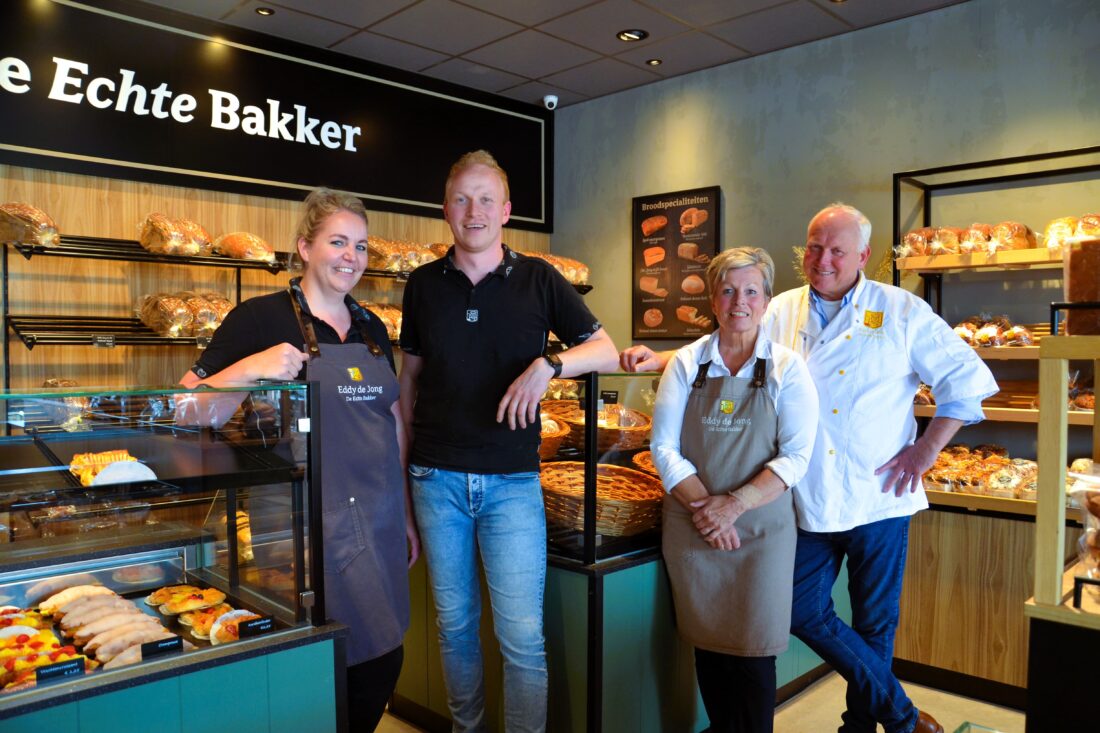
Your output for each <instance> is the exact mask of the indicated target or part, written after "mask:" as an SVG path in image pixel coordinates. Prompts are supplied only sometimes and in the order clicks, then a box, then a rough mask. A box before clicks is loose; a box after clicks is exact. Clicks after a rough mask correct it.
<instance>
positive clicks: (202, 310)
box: [176, 292, 221, 336]
mask: <svg viewBox="0 0 1100 733" xmlns="http://www.w3.org/2000/svg"><path fill="white" fill-rule="evenodd" d="M176 297H178V298H179V299H180V300H182V301H183V304H184V305H186V306H187V309H188V310H189V311H191V328H190V330H189V331H188V333H187V334H181V335H185V336H186V335H191V336H209V335H210V334H212V333H214V331H216V330H217V328H218V326H220V325H221V319H220V318H219V317H218V311H217V310H216V309H215V308H214V306H213V305H212V304H211V303H210V301H209V300H207V299H206V298H205V297H204V296H202V295H199V294H198V293H192V292H183V293H179V294H178V295H177V296H176Z"/></svg>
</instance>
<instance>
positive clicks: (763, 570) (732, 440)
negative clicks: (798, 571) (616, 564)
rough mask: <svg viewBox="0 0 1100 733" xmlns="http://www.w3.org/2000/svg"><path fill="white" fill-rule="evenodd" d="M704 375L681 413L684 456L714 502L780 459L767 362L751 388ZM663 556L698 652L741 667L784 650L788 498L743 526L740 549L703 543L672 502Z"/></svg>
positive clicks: (702, 370) (792, 537)
mask: <svg viewBox="0 0 1100 733" xmlns="http://www.w3.org/2000/svg"><path fill="white" fill-rule="evenodd" d="M709 368H710V362H709V361H708V362H706V363H705V364H700V365H699V372H698V374H697V375H696V377H695V381H694V383H693V384H692V390H691V393H690V394H689V396H688V401H687V407H686V408H685V410H684V425H683V428H682V429H681V431H680V453H681V454H682V455H683V456H684V458H686V459H687V460H689V461H691V463H692V464H693V465H694V466H695V468H696V470H697V471H698V472H699V479H700V480H701V481H702V482H703V485H704V486H705V487H706V488H707V491H709V492H710V493H711V495H718V494H725V493H728V492H730V491H732V490H734V489H737V488H739V487H741V486H742V485H744V484H745V482H747V481H749V480H750V479H752V478H753V477H754V476H756V474H758V473H759V472H760V471H761V470H762V469H763V468H764V465H765V464H766V463H767V462H768V461H770V460H771V459H772V458H774V457H775V455H776V454H777V453H778V452H779V442H778V432H779V422H778V417H777V415H776V412H775V405H774V404H773V403H772V401H771V399H769V398H768V394H767V390H766V389H765V383H766V377H767V369H768V362H767V360H766V359H757V360H756V364H755V366H754V369H753V376H752V378H743V377H713V378H708V377H707V370H708V369H709ZM662 525H663V529H662V531H663V539H662V551H663V554H664V557H665V563H666V565H667V566H668V575H669V579H670V581H671V583H672V597H673V601H674V602H675V607H676V624H677V626H678V628H679V631H680V636H681V637H682V638H683V639H684V641H686V642H688V643H689V644H691V645H692V646H695V647H698V648H700V649H706V650H708V651H713V652H720V653H723V654H733V655H737V656H743V657H765V656H771V655H774V654H779V653H780V652H782V651H784V650H785V649H786V648H787V640H788V638H789V634H790V623H791V578H792V576H793V573H794V551H795V541H796V530H795V514H794V503H793V502H792V499H791V492H790V491H784V492H783V494H782V495H780V496H779V497H778V498H776V499H775V500H774V501H772V502H770V503H768V504H765V505H763V506H759V507H756V508H755V509H750V510H749V511H747V512H745V513H744V514H742V515H741V517H739V518H738V520H737V524H736V525H735V526H736V527H737V532H738V534H739V535H740V538H741V547H740V548H739V549H737V550H729V551H726V550H717V549H714V548H713V547H711V546H710V545H708V544H707V543H706V541H705V540H703V538H702V537H701V536H700V535H699V531H698V530H697V529H696V528H695V525H694V524H692V521H691V513H690V512H689V511H687V510H686V509H684V507H683V506H681V505H680V502H679V501H677V500H676V499H675V498H674V497H672V496H671V495H669V496H667V497H665V505H664V515H663V520H662Z"/></svg>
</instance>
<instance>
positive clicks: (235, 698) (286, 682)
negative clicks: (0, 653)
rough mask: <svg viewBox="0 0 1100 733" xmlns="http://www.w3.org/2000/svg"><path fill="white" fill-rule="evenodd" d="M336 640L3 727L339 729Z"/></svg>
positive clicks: (99, 731) (61, 730)
mask: <svg viewBox="0 0 1100 733" xmlns="http://www.w3.org/2000/svg"><path fill="white" fill-rule="evenodd" d="M333 675H334V663H333V645H332V641H330V640H328V641H322V642H317V643H313V644H305V645H303V646H299V647H295V648H292V649H284V650H282V651H278V652H274V653H271V654H267V655H264V656H259V657H253V658H250V659H244V660H242V661H239V662H234V663H232V664H226V665H221V666H217V667H211V668H207V669H202V670H198V671H196V672H191V673H188V674H183V675H180V676H178V677H169V678H167V679H163V680H157V681H154V682H149V683H146V684H141V685H136V686H134V687H128V688H124V689H120V690H115V691H113V692H108V693H104V694H102V695H97V696H94V697H89V698H86V699H84V700H79V701H77V702H71V703H66V704H62V705H55V706H53V707H49V708H45V709H43V710H39V711H36V712H33V713H28V714H26V715H21V716H18V717H15V718H10V719H8V720H2V721H0V731H4V732H5V733H6V732H7V731H49V733H148V731H156V732H157V733H184V731H198V730H224V731H257V730H263V731H269V733H300V732H301V731H306V730H309V731H332V730H335V729H336V699H335V692H334V690H335V688H334V680H333Z"/></svg>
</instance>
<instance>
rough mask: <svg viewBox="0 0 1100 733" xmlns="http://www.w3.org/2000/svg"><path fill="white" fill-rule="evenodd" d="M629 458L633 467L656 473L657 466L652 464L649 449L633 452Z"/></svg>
mask: <svg viewBox="0 0 1100 733" xmlns="http://www.w3.org/2000/svg"><path fill="white" fill-rule="evenodd" d="M630 460H631V461H632V462H633V463H634V467H635V468H637V469H639V470H642V471H645V472H646V473H652V474H653V475H654V476H656V475H657V467H656V466H654V465H653V454H652V453H651V452H650V451H647V450H644V451H642V452H641V453H635V454H634V455H633V456H632V457H631V458H630Z"/></svg>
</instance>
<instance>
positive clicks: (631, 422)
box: [542, 400, 653, 455]
mask: <svg viewBox="0 0 1100 733" xmlns="http://www.w3.org/2000/svg"><path fill="white" fill-rule="evenodd" d="M542 411H543V412H544V413H546V414H548V415H554V416H556V417H559V418H561V419H562V420H564V421H565V422H566V423H567V424H568V425H569V434H568V435H567V436H565V440H564V441H563V445H565V446H567V447H570V448H576V449H577V450H580V451H583V450H584V411H583V410H581V403H580V402H579V401H578V400H543V402H542ZM605 412H608V413H611V412H614V413H616V414H617V417H618V422H619V424H618V425H613V426H604V425H600V426H597V428H596V450H597V451H598V455H602V454H604V453H607V452H608V451H613V450H634V449H635V448H644V447H645V445H646V443H647V442H648V440H649V429H650V427H651V426H652V424H653V420H652V419H651V418H650V417H649V415H647V414H645V413H644V412H640V411H638V410H632V409H631V408H629V407H623V406H622V405H608V406H607V407H606V408H605Z"/></svg>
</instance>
